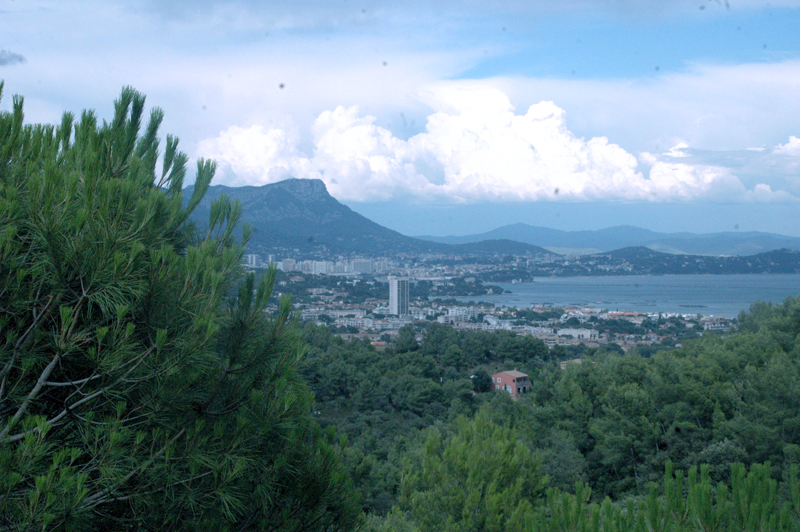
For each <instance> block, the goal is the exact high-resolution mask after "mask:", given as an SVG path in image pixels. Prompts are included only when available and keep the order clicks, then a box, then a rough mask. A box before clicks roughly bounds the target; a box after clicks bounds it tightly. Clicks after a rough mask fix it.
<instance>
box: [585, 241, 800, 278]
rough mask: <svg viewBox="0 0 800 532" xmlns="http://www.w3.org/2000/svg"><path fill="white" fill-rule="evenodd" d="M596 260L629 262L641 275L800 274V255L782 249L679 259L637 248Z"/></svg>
mask: <svg viewBox="0 0 800 532" xmlns="http://www.w3.org/2000/svg"><path fill="white" fill-rule="evenodd" d="M594 257H597V258H598V259H603V258H608V259H611V260H614V261H625V262H627V263H628V264H630V266H631V268H632V269H631V273H634V274H637V275H660V274H676V275H677V274H727V273H800V251H797V250H794V249H778V250H773V251H767V252H766V253H758V254H756V255H749V256H726V257H713V256H709V255H685V254H682V255H676V254H671V253H662V252H660V251H654V250H652V249H650V248H646V247H643V246H635V247H628V248H623V249H617V250H614V251H611V252H607V253H598V254H597V255H594Z"/></svg>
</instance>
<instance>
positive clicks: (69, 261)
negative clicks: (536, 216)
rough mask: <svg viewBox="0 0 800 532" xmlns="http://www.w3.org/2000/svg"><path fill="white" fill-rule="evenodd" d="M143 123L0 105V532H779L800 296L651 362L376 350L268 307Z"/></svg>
mask: <svg viewBox="0 0 800 532" xmlns="http://www.w3.org/2000/svg"><path fill="white" fill-rule="evenodd" d="M2 88H3V84H2V83H0V95H2ZM144 108H145V99H144V96H143V95H141V94H140V93H138V92H136V91H135V90H133V89H131V88H126V89H124V90H123V91H122V93H121V95H120V97H119V99H118V100H117V101H116V102H115V112H114V116H113V118H112V119H111V120H108V121H100V120H99V119H98V118H97V116H96V115H95V114H94V113H93V112H91V111H85V112H83V113H82V115H81V116H80V117H79V118H77V119H76V117H75V116H74V115H72V114H71V113H65V114H64V116H63V119H62V121H61V123H60V124H59V125H57V126H53V125H31V124H26V123H25V121H24V113H23V99H22V98H21V97H14V99H13V105H12V109H11V110H10V111H7V112H0V530H2V531H6V530H7V531H28V530H31V531H32V530H64V531H67V530H70V531H71V530H75V531H78V530H275V531H297V532H300V531H320V532H322V531H327V532H333V531H350V530H365V531H371V532H372V531H375V532H390V531H394V532H401V531H409V532H411V531H428V530H444V531H453V532H455V531H501V530H503V531H542V532H545V531H547V532H551V531H568V530H569V531H579V532H581V531H595V532H599V531H601V530H602V531H612V530H614V531H620V532H621V531H623V530H624V531H629V530H633V531H642V532H645V531H664V532H666V531H677V532H682V531H695V530H697V531H700V530H704V531H705V530H718V531H732V530H737V531H740V530H741V531H744V530H752V531H755V530H769V531H771V530H775V531H789V530H797V529H798V528H799V527H800V480H798V463H800V367H798V359H799V358H800V357H799V355H800V341H799V339H798V335H799V334H800V297H793V298H792V297H790V298H787V299H786V300H785V301H784V302H783V303H782V304H780V305H770V304H762V303H760V304H756V305H754V306H753V307H752V308H751V309H750V310H749V312H746V313H743V314H742V315H741V316H740V317H739V329H738V330H737V331H734V332H732V333H729V334H726V335H724V336H719V335H714V336H705V337H702V338H698V339H696V340H692V341H688V342H686V343H685V344H684V345H683V347H681V348H679V349H672V350H660V351H657V352H637V351H632V352H629V353H627V354H621V353H619V352H606V351H603V350H596V349H585V348H584V349H577V348H576V349H571V350H567V349H564V348H560V347H559V348H554V349H549V348H548V347H547V346H545V345H544V344H543V343H542V342H541V341H539V340H536V339H534V338H532V337H529V336H517V335H515V334H512V333H510V332H502V331H498V332H491V333H489V332H473V331H460V330H455V329H452V328H451V327H449V326H446V325H442V324H438V323H429V324H427V327H426V328H425V329H424V331H423V332H422V333H421V334H417V333H415V332H414V331H413V330H412V329H411V328H404V329H402V330H400V333H399V335H398V336H397V338H396V340H394V341H393V342H392V344H391V345H389V346H388V347H387V348H386V349H385V350H382V351H378V350H376V348H375V347H374V346H373V345H372V344H371V343H369V342H367V341H364V340H358V339H351V340H347V341H345V340H342V339H341V338H340V337H338V336H336V335H335V334H332V333H331V330H330V329H329V328H327V327H324V326H317V325H314V324H311V323H301V322H299V321H298V316H297V313H296V312H295V311H294V310H293V309H292V305H291V298H290V297H289V296H288V295H283V296H281V297H280V298H278V300H277V303H278V306H277V310H275V311H269V312H267V308H268V307H269V306H270V301H274V298H273V293H274V288H275V283H276V279H277V272H276V271H275V270H270V271H269V272H267V273H266V274H265V275H262V276H260V277H259V278H256V276H254V275H252V274H244V271H243V268H242V266H241V260H242V257H243V255H244V250H245V247H244V246H245V244H246V242H247V238H248V236H249V235H250V234H251V231H252V228H250V227H248V226H247V225H246V224H240V223H239V222H240V217H241V207H240V206H239V205H238V204H237V203H236V202H232V201H230V200H229V199H228V198H226V197H224V196H221V197H220V198H218V199H216V200H215V201H214V203H213V204H212V206H211V208H210V215H209V221H208V224H207V225H197V224H195V223H193V222H192V221H191V219H190V214H191V211H192V210H193V208H194V207H196V205H197V204H198V202H199V201H200V200H201V199H202V197H203V195H204V193H205V191H206V190H207V189H208V186H209V184H210V183H211V180H212V178H213V176H214V172H215V165H214V163H213V162H211V161H204V160H200V161H198V163H197V171H196V181H195V186H194V188H193V189H192V192H191V195H190V197H188V198H184V196H183V190H184V189H183V181H184V177H185V175H186V164H187V162H188V157H187V156H186V155H185V154H184V153H182V152H181V151H180V150H178V140H177V139H176V138H174V137H171V136H169V135H168V136H167V137H166V142H165V143H164V145H163V146H161V144H160V139H159V137H158V129H159V126H160V123H161V121H162V119H163V113H162V112H161V110H160V109H158V108H153V109H152V110H151V112H150V117H149V120H147V121H145V117H144ZM577 357H580V359H581V363H580V364H578V363H574V361H573V363H571V364H567V365H566V366H565V369H561V366H560V364H559V362H561V361H564V360H571V359H575V358H577ZM510 369H517V370H519V371H522V372H524V373H526V374H528V375H529V376H530V380H531V390H530V392H529V393H527V394H524V395H523V396H522V397H521V398H520V399H519V400H518V401H513V400H511V398H510V397H509V395H508V394H507V393H506V392H502V391H492V390H491V385H492V382H491V377H490V376H491V375H492V374H493V373H495V372H497V371H500V370H510Z"/></svg>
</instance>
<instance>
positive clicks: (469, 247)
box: [444, 239, 553, 255]
mask: <svg viewBox="0 0 800 532" xmlns="http://www.w3.org/2000/svg"><path fill="white" fill-rule="evenodd" d="M444 245H446V246H447V248H445V249H446V250H447V251H448V252H450V253H486V254H493V255H494V254H497V255H526V254H527V255H545V254H550V255H553V253H552V252H550V251H548V250H546V249H544V248H540V247H539V246H533V245H531V244H525V243H524V242H514V241H513V240H505V239H501V240H481V241H480V242H470V243H469V244H452V245H450V244H444Z"/></svg>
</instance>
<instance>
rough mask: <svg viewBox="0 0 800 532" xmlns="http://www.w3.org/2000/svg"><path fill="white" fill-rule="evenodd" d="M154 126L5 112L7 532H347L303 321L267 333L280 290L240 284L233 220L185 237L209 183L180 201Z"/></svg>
mask: <svg viewBox="0 0 800 532" xmlns="http://www.w3.org/2000/svg"><path fill="white" fill-rule="evenodd" d="M1 94H2V83H0V95H1ZM144 108H145V99H144V97H143V96H142V95H141V94H139V93H137V92H136V91H134V90H133V89H130V88H126V89H124V90H123V91H122V94H121V96H120V98H119V100H117V101H116V103H115V112H114V117H113V119H112V120H111V121H110V122H105V121H104V122H103V123H102V124H101V123H99V121H98V119H97V117H96V116H95V114H94V113H93V112H91V111H84V112H83V114H82V115H81V117H80V120H78V121H76V120H75V118H74V116H73V115H72V114H70V113H65V114H64V116H63V119H62V121H61V124H60V125H59V126H57V127H56V126H50V125H26V124H24V120H23V100H22V98H20V97H14V102H13V110H12V111H11V112H4V113H0V530H32V529H39V530H42V529H64V530H86V529H100V530H106V529H108V530H111V529H114V530H118V529H142V528H144V529H159V530H171V529H175V530H178V529H204V530H205V529H208V530H229V529H230V530H233V529H236V530H245V529H258V530H347V529H351V528H353V527H354V526H356V524H357V523H358V522H359V518H360V515H359V513H360V509H359V508H358V505H357V503H356V502H355V501H354V500H352V498H351V488H350V485H349V483H348V481H347V477H346V475H345V474H344V473H343V471H342V469H341V467H340V466H339V462H338V456H337V455H338V454H339V452H340V447H339V445H338V444H337V443H336V442H335V441H333V436H332V433H322V432H321V431H320V430H319V428H318V427H317V426H316V424H315V423H314V422H313V420H312V419H311V418H310V412H309V410H310V395H309V393H308V391H307V390H306V388H305V385H303V384H302V382H301V381H300V380H299V379H298V378H297V376H296V372H295V366H296V364H297V361H298V359H299V357H300V356H301V355H302V353H303V347H302V344H301V343H300V342H299V341H298V339H297V335H296V334H295V332H294V330H293V326H292V323H293V317H292V313H291V309H290V302H289V300H288V299H283V300H281V302H280V309H279V311H278V312H277V315H275V316H274V317H272V318H268V317H267V316H266V314H265V313H264V309H265V307H266V305H267V302H268V300H269V298H270V296H271V293H272V286H273V283H274V279H275V273H274V271H273V272H271V273H270V274H269V275H266V276H263V277H262V279H261V281H260V282H259V283H258V284H256V283H255V281H254V278H253V277H247V278H245V279H244V281H241V279H240V275H241V269H240V266H239V264H240V260H241V257H242V254H243V244H244V241H246V239H247V237H248V235H249V233H250V229H249V228H248V227H247V226H244V227H243V228H242V231H241V234H242V240H241V241H237V239H236V238H235V237H234V228H235V227H236V225H237V223H238V221H239V216H240V214H241V208H240V207H239V205H238V204H235V203H231V202H229V201H228V200H227V199H226V198H221V199H219V200H218V201H215V202H214V204H213V206H212V208H211V215H210V220H209V223H208V227H206V228H203V230H202V231H200V230H198V229H196V227H195V226H194V225H193V224H192V223H191V222H190V221H189V215H190V213H191V212H192V210H193V209H194V208H195V207H196V206H197V204H198V202H199V201H200V200H201V199H202V198H203V195H204V194H205V192H206V191H207V189H208V186H209V183H210V181H211V179H212V177H213V174H214V169H215V166H214V164H213V163H211V162H209V161H203V160H200V161H198V164H197V177H196V182H195V186H194V190H193V193H192V196H191V198H189V199H188V201H186V200H185V199H184V198H183V195H182V192H181V189H182V186H183V179H184V175H185V172H186V170H185V166H186V163H187V157H186V155H185V154H183V153H181V152H180V151H179V150H178V149H177V147H178V140H177V139H176V138H174V137H171V136H167V138H166V144H165V146H164V150H163V153H161V152H160V151H159V144H160V143H159V138H158V129H159V125H160V123H161V121H162V117H163V114H162V112H161V110H160V109H157V108H156V109H153V110H152V111H151V112H150V117H149V121H148V122H147V124H146V125H145V126H144V130H143V132H142V131H141V129H142V122H143V115H144ZM157 166H159V168H158V169H157ZM237 285H238V289H237ZM237 291H238V297H235V294H236V293H237Z"/></svg>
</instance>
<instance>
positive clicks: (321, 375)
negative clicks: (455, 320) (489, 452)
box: [302, 297, 800, 530]
mask: <svg viewBox="0 0 800 532" xmlns="http://www.w3.org/2000/svg"><path fill="white" fill-rule="evenodd" d="M739 319H740V324H741V326H740V331H738V332H735V333H732V334H730V335H727V336H718V335H709V336H706V337H703V338H699V339H697V340H694V341H690V342H688V343H687V344H686V345H685V347H683V348H681V349H674V350H664V351H659V352H656V353H653V354H652V356H643V355H642V354H640V353H639V352H637V351H633V352H631V353H628V354H619V353H611V352H606V351H602V350H593V349H583V351H582V352H580V351H579V350H577V349H572V350H570V351H567V350H564V349H563V348H561V349H548V348H547V347H545V346H544V345H543V344H542V343H541V342H539V341H537V340H535V339H532V338H530V337H525V336H514V335H513V334H510V333H504V332H495V333H485V332H477V331H463V330H462V331H459V330H455V329H453V328H450V327H448V326H443V325H439V324H431V325H430V326H429V327H428V328H427V329H426V331H425V332H424V334H422V335H421V338H417V337H415V334H414V333H413V331H411V329H408V328H406V329H403V330H401V333H400V335H399V336H398V338H397V340H396V342H395V343H394V345H393V346H392V347H390V348H388V349H386V350H385V351H383V352H378V351H376V350H375V349H374V348H373V347H372V346H371V345H370V344H368V343H366V342H362V341H357V340H351V341H348V342H344V341H342V340H341V339H339V338H337V337H334V336H332V335H330V334H329V333H328V331H327V330H325V329H324V328H320V327H315V326H313V325H306V326H305V327H304V329H303V336H304V338H305V339H306V341H308V342H309V343H310V344H311V345H312V348H311V350H310V352H309V354H308V356H307V357H306V358H305V360H304V362H303V370H302V371H303V374H304V375H305V376H306V378H307V379H308V382H309V384H310V386H311V388H312V389H313V390H314V392H315V394H316V406H315V408H316V410H317V411H318V419H319V420H320V421H321V422H322V423H323V424H333V425H335V426H336V427H337V429H338V430H339V431H340V432H342V433H344V434H346V435H347V436H348V438H349V443H350V447H349V449H348V451H347V453H348V454H347V463H348V467H349V468H350V471H351V474H352V475H353V477H354V479H355V480H356V484H357V487H358V489H359V490H360V491H361V492H362V501H363V503H364V505H365V508H366V509H367V510H368V511H369V512H371V513H373V514H376V515H389V516H390V519H394V520H395V521H396V520H397V519H398V517H397V515H395V514H392V513H391V508H392V507H396V508H400V509H404V511H407V512H409V515H410V516H411V519H412V521H413V520H414V519H416V520H417V523H418V524H419V525H420V527H421V529H423V530H424V529H426V527H427V526H428V525H425V526H422V523H428V521H426V520H425V519H423V518H421V517H419V516H418V512H419V509H418V508H417V505H416V504H412V503H410V502H409V501H414V500H417V499H414V496H413V495H408V494H407V493H405V492H404V491H403V490H404V489H406V488H404V487H403V486H406V485H407V484H404V481H403V478H410V477H408V475H417V476H419V477H420V478H423V477H424V476H425V474H426V473H425V468H424V467H423V466H422V465H419V464H420V463H421V462H420V460H419V459H412V457H414V456H419V454H420V453H421V452H427V451H422V450H421V449H423V450H424V449H426V448H427V447H426V445H428V443H427V442H429V440H430V439H431V438H433V437H434V436H431V433H430V431H431V430H434V431H443V432H442V433H443V434H444V433H449V432H448V431H450V432H452V431H457V430H460V429H458V427H460V426H461V424H463V423H464V421H463V420H461V418H460V416H464V419H471V418H473V417H474V416H475V415H476V414H475V413H476V412H478V411H480V414H479V415H481V416H488V418H489V419H491V420H492V422H493V423H496V424H498V425H499V426H502V427H505V428H507V429H509V430H512V431H513V434H514V436H513V438H511V437H510V438H511V439H512V440H513V441H515V442H516V441H521V442H524V444H525V445H526V446H527V447H528V449H529V450H531V451H532V452H535V453H537V454H538V455H539V457H540V458H541V460H542V463H541V468H540V469H539V468H532V469H530V471H531V475H534V476H535V474H536V473H535V472H536V471H540V472H541V473H543V474H545V475H547V477H548V483H549V486H550V487H552V488H557V489H558V490H560V492H559V493H562V492H567V493H575V485H576V483H580V482H585V483H587V485H588V486H589V487H590V488H591V492H592V494H593V495H592V497H593V498H594V499H592V500H595V501H601V500H602V499H603V498H605V497H610V498H611V499H612V500H614V501H624V500H625V499H626V498H629V497H647V496H648V494H649V490H650V484H651V483H653V482H656V483H657V482H661V481H662V479H663V477H664V471H665V470H666V469H667V467H668V465H669V467H674V468H675V469H678V470H682V471H689V470H690V469H691V468H693V467H700V466H701V465H705V466H706V467H707V469H704V471H705V473H704V474H706V475H707V476H708V479H709V480H708V482H710V483H711V484H710V485H715V483H718V482H722V483H726V484H730V482H731V481H732V473H733V474H734V475H735V474H736V473H735V470H734V469H732V465H733V464H736V463H741V464H744V465H745V466H747V467H750V466H753V467H756V466H757V465H758V464H762V463H767V464H769V465H767V466H763V467H766V468H767V469H766V470H762V469H755V470H754V471H757V472H758V474H759V475H762V476H763V475H766V476H767V477H768V478H770V479H774V480H775V481H776V482H777V485H778V486H779V489H778V496H779V499H780V501H778V502H781V501H785V500H788V498H789V487H788V484H787V482H788V476H789V471H790V470H791V468H792V466H793V465H796V464H798V463H800V336H798V335H800V297H795V298H789V299H787V300H786V301H785V302H784V303H783V304H782V305H776V306H772V305H766V304H757V305H754V306H753V308H752V309H751V311H750V312H749V313H746V314H743V315H741V316H740V318H739ZM648 354H649V352H648ZM576 356H580V357H581V358H582V362H583V363H582V364H568V365H567V367H566V370H562V369H561V368H560V366H559V365H558V363H557V361H558V360H559V359H565V360H566V359H571V358H575V357H576ZM515 367H516V368H518V369H519V370H520V371H523V372H525V373H528V374H529V375H530V376H531V380H532V389H531V392H530V393H529V394H528V395H527V396H524V397H523V398H522V399H520V400H519V401H511V400H510V399H509V398H508V396H507V395H506V394H505V393H503V392H496V391H493V392H490V393H477V394H476V395H473V393H472V391H473V390H475V391H476V392H481V391H482V390H485V389H486V388H485V384H482V383H483V382H484V379H485V375H486V374H492V373H495V372H496V371H498V370H504V369H513V368H515ZM475 419H477V418H475ZM442 441H444V440H442ZM438 445H440V447H441V446H442V445H445V444H443V443H442V444H438ZM409 464H412V465H409ZM413 464H418V465H416V466H414V465H413ZM758 467H761V466H758ZM409 468H410V469H409ZM764 471H766V472H764ZM462 473H463V472H462ZM463 475H464V478H466V475H467V473H463ZM698 482H700V480H698ZM765 482H766V481H765ZM420 486H422V487H418V488H417V489H418V490H421V491H420V492H421V493H425V491H426V490H427V489H428V488H425V487H424V485H420ZM661 489H663V486H662V488H661ZM698 489H699V488H698ZM704 489H705V488H704ZM715 489H716V488H715ZM582 493H587V492H586V491H584V492H582ZM659 493H660V492H659ZM559 496H560V495H559ZM778 502H776V503H775V504H777V505H778V506H775V508H778V507H779V506H780V504H778ZM587 504H588V502H587ZM534 506H536V505H535V504H534ZM587 508H588V506H587ZM587 511H588V509H587ZM776 511H777V510H776ZM392 516H394V517H392ZM454 522H457V520H456V521H454ZM398 526H399V525H398ZM467 529H469V528H467ZM477 529H484V528H476V530H477Z"/></svg>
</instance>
